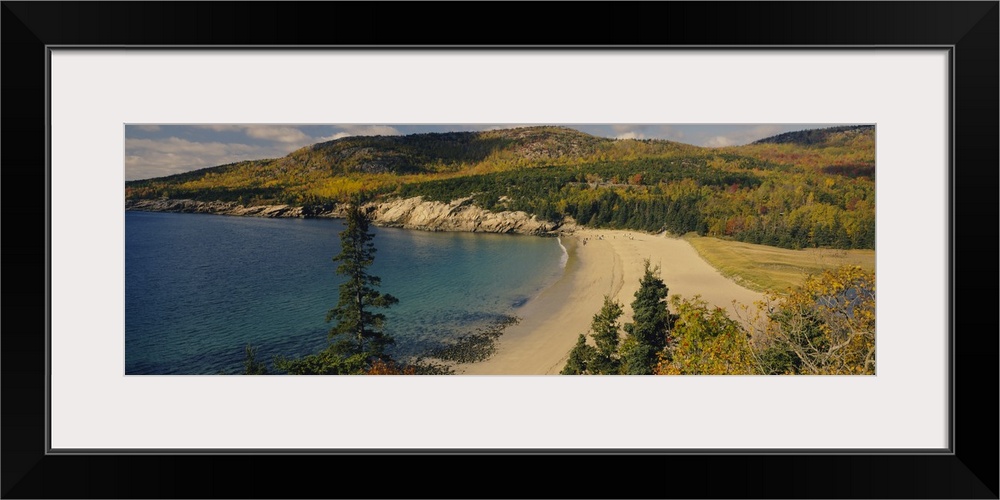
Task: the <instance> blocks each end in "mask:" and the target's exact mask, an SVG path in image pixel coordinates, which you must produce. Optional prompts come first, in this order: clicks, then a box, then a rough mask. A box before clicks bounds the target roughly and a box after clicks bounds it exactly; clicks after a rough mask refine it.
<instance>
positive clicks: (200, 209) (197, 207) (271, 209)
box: [125, 199, 302, 217]
mask: <svg viewBox="0 0 1000 500" xmlns="http://www.w3.org/2000/svg"><path fill="white" fill-rule="evenodd" d="M125 210H138V211H144V212H181V213H190V214H220V215H237V216H243V217H302V207H293V206H291V205H257V206H252V207H245V206H243V205H240V204H237V203H234V202H223V201H207V202H206V201H195V200H164V199H160V200H126V201H125Z"/></svg>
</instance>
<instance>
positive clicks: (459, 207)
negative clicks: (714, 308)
mask: <svg viewBox="0 0 1000 500" xmlns="http://www.w3.org/2000/svg"><path fill="white" fill-rule="evenodd" d="M368 206H370V207H372V209H373V212H372V220H373V222H374V223H375V225H378V226H385V227H401V228H406V229H421V230H425V231H463V232H482V233H517V234H534V235H542V234H553V233H554V232H555V231H557V230H571V229H572V224H557V223H554V222H548V221H542V220H539V219H538V218H537V217H536V216H534V215H528V214H527V213H525V212H506V211H505V212H491V211H489V210H484V209H482V208H479V207H477V206H475V205H474V204H472V199H471V198H462V199H460V200H455V201H452V202H450V203H443V202H438V201H424V200H423V199H422V198H420V197H417V198H407V199H396V200H390V201H383V202H374V203H369V204H368ZM125 210H139V211H147V212H182V213H205V214H220V215H236V216H243V217H341V216H342V215H343V212H342V211H341V209H340V207H335V208H333V209H332V210H329V211H322V210H319V211H317V210H312V211H309V212H308V213H304V212H303V209H302V207H293V206H290V205H258V206H251V207H245V206H243V205H239V204H237V203H233V202H221V201H213V202H203V201H195V200H169V199H160V200H127V201H126V202H125Z"/></svg>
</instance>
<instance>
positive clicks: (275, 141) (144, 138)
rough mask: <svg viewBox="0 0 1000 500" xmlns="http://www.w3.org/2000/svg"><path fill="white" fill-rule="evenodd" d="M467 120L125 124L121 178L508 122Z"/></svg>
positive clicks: (756, 129)
mask: <svg viewBox="0 0 1000 500" xmlns="http://www.w3.org/2000/svg"><path fill="white" fill-rule="evenodd" d="M527 125H528V124H507V125H500V124H469V125H274V124H257V125H233V124H224V125H150V124H126V125H125V180H136V179H150V178H153V177H162V176H165V175H172V174H179V173H182V172H187V171H189V170H197V169H199V168H205V167H214V166H216V165H225V164H227V163H233V162H236V161H242V160H256V159H262V158H278V157H281V156H285V155H287V154H288V153H291V152H292V151H295V150H296V149H298V148H301V147H303V146H308V145H310V144H315V143H317V142H324V141H331V140H334V139H340V138H341V137H349V136H353V135H408V134H421V133H428V132H460V131H475V130H489V129H497V128H512V127H518V126H527ZM531 125H560V126H566V127H570V128H574V129H577V130H580V131H582V132H586V133H588V134H591V135H595V136H599V137H609V138H614V139H667V140H671V141H677V142H683V143H685V144H693V145H696V146H706V147H722V146H738V145H743V144H748V143H751V142H753V141H756V140H758V139H763V138H765V137H770V136H772V135H776V134H780V133H783V132H790V131H794V130H805V129H811V128H824V127H831V126H835V125H838V124H736V125H733V124H726V125H709V124H689V125H675V124H671V125H660V124H620V123H619V124H609V125H598V124H590V125H565V124H550V123H545V124H542V123H539V124H531Z"/></svg>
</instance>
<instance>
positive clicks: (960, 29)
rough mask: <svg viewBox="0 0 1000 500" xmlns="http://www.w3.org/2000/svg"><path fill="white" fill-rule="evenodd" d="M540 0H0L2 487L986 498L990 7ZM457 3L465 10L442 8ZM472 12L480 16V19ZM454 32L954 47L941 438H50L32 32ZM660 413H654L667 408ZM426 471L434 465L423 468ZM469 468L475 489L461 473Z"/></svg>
mask: <svg viewBox="0 0 1000 500" xmlns="http://www.w3.org/2000/svg"><path fill="white" fill-rule="evenodd" d="M554 7H555V10H557V11H559V12H560V15H559V16H558V18H553V17H550V16H549V15H546V14H543V11H542V10H541V9H539V8H538V5H537V4H492V3H488V4H486V3H484V4H423V3H402V4H388V3H319V2H315V3H313V2H305V3H270V2H250V3H239V2H219V3H202V2H178V3H170V2H162V3H161V2H149V3H126V2H107V3H102V2H6V1H5V2H3V7H2V14H0V16H2V17H0V22H2V28H0V29H2V31H0V32H2V36H3V44H2V53H0V56H2V57H0V61H2V65H3V70H4V71H3V73H2V74H3V75H4V77H3V87H2V96H3V104H4V106H3V107H2V121H3V132H2V133H3V143H4V146H6V147H4V148H2V150H0V155H2V156H0V158H2V165H3V167H4V173H5V174H6V175H5V177H6V178H7V182H6V183H5V187H4V188H3V195H4V196H3V208H4V215H5V216H4V222H6V223H7V224H6V228H7V230H8V231H7V236H8V237H7V239H6V241H5V242H4V244H3V249H2V253H3V257H4V259H5V260H6V262H7V263H8V264H9V265H10V267H8V271H10V272H9V273H8V280H9V281H8V287H7V288H6V290H5V292H4V294H3V302H4V304H3V309H4V312H5V313H7V314H5V315H4V318H3V320H2V321H3V323H2V325H3V333H4V334H3V335H2V337H0V342H2V349H0V356H2V359H0V363H2V365H0V367H2V379H0V384H2V386H0V387H2V396H0V397H2V406H0V411H2V432H3V435H2V437H3V439H2V440H0V446H2V454H3V461H2V480H0V482H2V485H0V486H2V496H3V497H4V498H34V497H39V498H54V497H67V498H89V497H105V498H110V497H132V498H150V497H158V498H162V497H168V498H190V497H205V498H207V497H220V496H221V497H231V498H232V497H242V498H261V497H272V498H301V497H313V496H331V497H372V496H377V497H418V496H435V497H454V496H460V497H479V496H489V497H551V496H560V497H607V498H630V497H692V498H708V497H712V498H761V497H771V498H784V497H797V498H819V497H823V498H860V497H867V498H889V497H906V498H924V497H935V498H997V497H998V496H997V495H998V444H997V443H998V439H997V425H996V423H997V422H998V404H997V403H998V400H997V394H998V392H997V390H996V385H994V384H996V382H997V368H998V366H997V363H998V359H997V355H996V353H997V352H998V350H997V341H998V338H997V335H996V332H997V331H1000V329H998V321H997V317H996V314H995V313H994V309H993V307H995V304H997V300H996V299H997V287H996V285H995V283H994V282H993V281H992V279H993V276H996V275H997V273H996V272H995V268H993V267H991V266H993V265H995V264H992V263H993V262H995V261H994V258H995V256H996V255H997V252H996V247H995V245H996V244H997V241H998V238H997V233H996V231H997V224H996V222H997V221H996V220H995V219H996V217H997V206H998V203H997V202H998V192H997V186H998V182H997V180H998V170H1000V168H998V165H1000V159H998V136H1000V130H998V116H1000V115H998V94H1000V92H998V90H1000V86H998V66H1000V57H998V41H1000V36H998V20H1000V17H998V14H1000V4H998V2H996V1H992V2H775V3H753V2H735V3H727V2H694V3H686V2H676V3H673V2H667V3H639V4H631V3H614V4H597V3H579V4H577V3H574V4H555V5H554ZM445 12H450V13H451V14H452V15H451V16H445V15H443V13H445ZM455 16H458V18H460V19H467V20H468V22H467V23H455V22H452V19H454V18H455ZM484 18H488V20H489V24H485V25H484V24H483V23H482V20H483V19H484ZM490 26H496V27H505V28H490ZM455 43H460V44H462V46H466V47H469V46H494V45H497V44H500V45H507V46H512V45H514V46H517V45H522V44H527V45H531V46H535V47H539V46H557V45H558V46H562V45H565V44H567V43H572V44H573V45H574V46H581V45H583V46H593V47H598V46H599V47H608V48H609V50H613V49H614V47H612V46H609V45H608V44H611V43H613V44H615V46H633V47H635V46H649V47H660V46H686V47H708V48H711V47H718V46H727V47H735V46H742V47H768V46H783V47H802V48H809V47H814V46H843V47H868V48H877V47H928V46H935V47H938V46H947V47H951V60H952V72H953V75H952V77H953V80H952V81H953V87H952V92H953V94H952V95H953V101H954V104H953V109H952V111H953V113H952V123H951V130H952V131H953V138H954V140H953V150H952V152H953V158H952V162H953V163H952V169H951V182H952V186H951V187H952V213H951V221H952V222H951V226H950V227H951V229H950V232H951V237H952V248H951V260H952V269H951V272H952V275H951V282H952V284H953V285H952V286H953V289H952V293H951V297H950V298H951V304H950V305H951V307H952V310H953V316H954V325H953V330H954V331H953V332H952V350H953V355H954V356H953V359H954V361H953V368H954V369H953V373H952V406H953V412H952V422H953V425H952V429H951V431H952V440H951V442H952V446H951V449H950V452H949V453H936V454H904V453H899V454H895V453H887V454H866V453H842V454H822V453H787V454H776V453H759V454H723V453H690V454H666V455H659V454H642V455H640V454H628V453H622V454H600V455H583V454H572V453H560V454H551V455H550V454H533V453H510V454H503V455H498V454H489V455H490V456H489V457H483V456H480V455H483V454H479V453H462V454H436V453H420V454H377V453H370V454H362V455H351V456H343V455H323V454H309V455H301V454H287V455H279V454H266V455H251V454H235V453H234V454H227V453H216V454H203V453H183V454H141V453H135V454H79V455H52V454H48V453H47V442H46V433H45V432H46V431H45V430H46V415H47V409H48V408H47V405H48V401H47V400H46V373H47V370H48V366H47V362H46V359H47V356H46V352H47V343H46V339H47V335H46V333H47V332H46V325H47V321H46V318H47V314H48V311H47V300H46V292H47V283H48V281H49V268H48V265H47V262H48V261H47V256H48V252H49V246H48V239H49V234H48V232H47V227H48V225H47V217H48V206H47V200H46V193H47V187H46V186H47V133H46V127H47V124H46V120H47V116H48V109H47V102H46V99H45V97H46V88H47V77H48V73H47V66H46V61H47V47H49V46H53V45H60V46H78V47H104V46H217V47H246V46H284V45H287V46H297V47H301V46H331V45H375V46H377V45H393V46H409V45H413V44H421V45H427V46H438V45H451V44H455ZM959 229H962V230H961V231H959ZM980 252H981V253H982V255H983V256H982V257H980ZM21 273H25V274H27V276H23V277H22V274H21ZM980 298H981V299H982V300H980ZM980 304H985V306H981V305H980ZM664 425H665V427H666V428H669V421H668V416H665V422H664ZM487 458H488V459H487ZM428 467H429V469H428ZM426 470H436V471H439V472H438V473H437V474H435V475H433V476H428V475H427V473H426V472H425V471H426ZM315 471H322V472H319V473H317V472H315ZM563 471H571V472H569V473H567V472H563ZM469 481H471V482H472V483H473V484H480V485H482V487H481V488H482V489H481V490H473V491H470V490H468V489H466V487H465V485H466V484H467V483H468V482H469ZM316 488H320V489H318V490H317V489H316Z"/></svg>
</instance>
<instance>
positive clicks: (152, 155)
mask: <svg viewBox="0 0 1000 500" xmlns="http://www.w3.org/2000/svg"><path fill="white" fill-rule="evenodd" d="M285 154H287V152H284V151H283V148H282V149H275V148H269V147H262V146H253V145H249V144H239V143H230V144H226V143H221V142H194V141H189V140H187V139H181V138H178V137H169V138H167V139H132V138H126V139H125V179H126V180H132V179H148V178H151V177H161V176H164V175H171V174H178V173H181V172H187V171H189V170H195V169H199V168H205V167H214V166H216V165H224V164H226V163H233V162H236V161H242V160H252V159H260V158H274V157H277V156H283V155H285Z"/></svg>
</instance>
